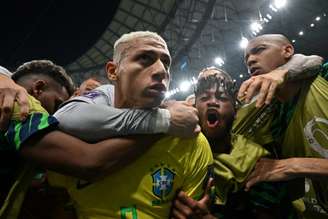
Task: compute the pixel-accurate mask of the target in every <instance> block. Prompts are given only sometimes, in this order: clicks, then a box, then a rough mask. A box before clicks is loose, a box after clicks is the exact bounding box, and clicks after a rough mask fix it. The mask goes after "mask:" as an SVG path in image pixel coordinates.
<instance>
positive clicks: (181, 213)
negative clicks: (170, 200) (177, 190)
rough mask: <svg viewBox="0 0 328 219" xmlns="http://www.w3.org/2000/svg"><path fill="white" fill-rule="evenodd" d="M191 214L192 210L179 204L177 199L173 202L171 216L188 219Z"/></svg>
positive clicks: (181, 203)
mask: <svg viewBox="0 0 328 219" xmlns="http://www.w3.org/2000/svg"><path fill="white" fill-rule="evenodd" d="M192 214H193V211H192V209H191V208H190V207H189V206H187V205H185V204H184V203H183V202H181V201H180V200H179V199H176V200H175V201H174V208H173V209H172V215H175V217H176V218H188V217H190V216H191V215H192Z"/></svg>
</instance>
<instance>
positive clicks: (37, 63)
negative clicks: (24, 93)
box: [11, 60, 75, 96]
mask: <svg viewBox="0 0 328 219" xmlns="http://www.w3.org/2000/svg"><path fill="white" fill-rule="evenodd" d="M28 75H46V76H48V77H50V78H52V79H53V80H55V81H56V82H57V83H59V84H60V85H62V86H64V87H65V88H66V90H67V92H68V94H69V95H70V96H71V95H72V94H73V93H74V90H75V87H74V83H73V81H72V78H71V77H70V76H69V75H68V74H67V73H66V71H65V69H64V68H63V67H61V66H59V65H56V64H54V63H53V62H52V61H50V60H33V61H30V62H25V63H24V64H22V65H21V66H19V67H18V68H17V69H16V71H15V72H14V74H13V75H12V77H11V78H12V79H13V80H14V81H15V82H17V81H19V80H20V79H22V78H23V77H26V76H28Z"/></svg>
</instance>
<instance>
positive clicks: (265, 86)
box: [256, 81, 271, 108]
mask: <svg viewBox="0 0 328 219" xmlns="http://www.w3.org/2000/svg"><path fill="white" fill-rule="evenodd" d="M270 84H271V83H270V82H268V81H264V82H263V83H262V84H261V89H260V92H259V95H258V96H257V100H256V107H257V108H260V107H262V106H263V104H264V102H265V100H266V97H267V94H268V90H269V88H270Z"/></svg>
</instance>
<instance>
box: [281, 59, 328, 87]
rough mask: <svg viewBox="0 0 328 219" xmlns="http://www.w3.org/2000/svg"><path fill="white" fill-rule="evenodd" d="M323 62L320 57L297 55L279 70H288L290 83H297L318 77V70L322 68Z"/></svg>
mask: <svg viewBox="0 0 328 219" xmlns="http://www.w3.org/2000/svg"><path fill="white" fill-rule="evenodd" d="M322 62H323V59H322V58H321V57H320V56H316V55H311V56H305V55H302V54H295V55H294V56H293V57H292V58H291V59H290V60H289V62H287V63H286V64H284V65H282V66H280V67H279V69H285V70H288V73H287V80H288V81H296V80H300V79H305V78H310V77H313V76H315V75H317V74H318V71H317V70H318V69H319V68H320V66H321V64H322Z"/></svg>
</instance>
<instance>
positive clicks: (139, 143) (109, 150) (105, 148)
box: [90, 135, 161, 179]
mask: <svg viewBox="0 0 328 219" xmlns="http://www.w3.org/2000/svg"><path fill="white" fill-rule="evenodd" d="M160 137H161V135H138V136H129V137H125V138H113V139H109V140H105V141H102V142H99V143H97V144H94V145H93V148H95V150H94V151H93V153H92V156H93V157H91V158H90V159H92V160H93V161H96V162H95V163H94V164H93V166H94V169H95V170H96V171H92V172H91V174H92V175H90V177H91V178H92V179H97V178H100V177H103V176H106V175H109V174H112V173H113V172H116V171H118V170H120V169H122V168H123V167H124V166H126V165H128V164H130V163H132V162H133V161H135V160H136V159H137V158H138V157H140V156H141V155H142V154H144V153H145V152H146V151H147V150H148V149H149V148H150V147H151V146H152V145H153V144H154V143H155V142H156V141H158V140H159V139H160Z"/></svg>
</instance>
